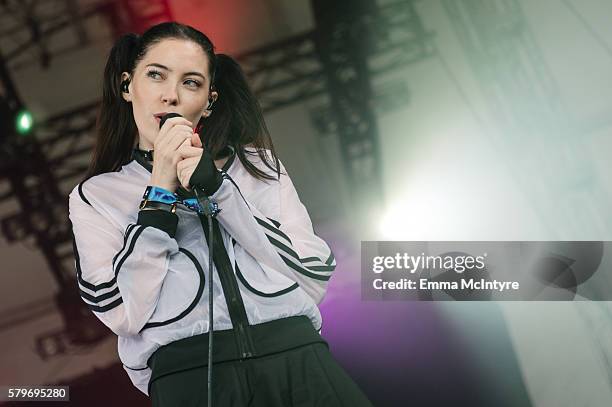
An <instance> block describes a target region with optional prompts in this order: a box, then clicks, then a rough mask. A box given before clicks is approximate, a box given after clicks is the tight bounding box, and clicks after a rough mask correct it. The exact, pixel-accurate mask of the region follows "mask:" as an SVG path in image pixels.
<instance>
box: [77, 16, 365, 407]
mask: <svg viewBox="0 0 612 407" xmlns="http://www.w3.org/2000/svg"><path fill="white" fill-rule="evenodd" d="M202 197H204V198H205V199H204V200H203V199H202ZM69 206H70V220H71V222H72V231H73V234H74V254H75V260H76V261H75V262H76V274H77V279H78V289H79V292H80V295H81V297H82V299H83V301H84V302H85V303H86V304H87V306H88V307H89V308H90V309H91V311H92V312H93V313H94V315H95V316H96V317H97V318H99V319H100V320H101V321H102V322H103V323H104V324H105V325H106V326H108V327H109V328H110V329H111V330H112V331H113V332H114V333H115V334H116V335H117V336H118V352H119V357H120V359H121V361H122V363H123V365H124V368H125V370H126V372H127V373H128V375H129V377H130V379H131V380H132V382H133V383H134V385H135V386H136V387H137V388H138V389H140V390H141V391H142V392H144V393H145V394H147V395H149V397H150V398H151V401H152V404H153V406H179V405H181V406H205V405H207V404H208V405H210V404H211V402H212V404H214V405H217V406H266V407H272V406H279V407H280V406H283V407H286V406H297V405H299V406H315V405H317V406H351V407H355V406H371V403H370V402H369V400H368V399H367V398H366V396H365V395H364V394H363V393H362V391H361V390H360V389H359V388H358V387H357V385H356V384H355V383H354V382H353V381H352V379H351V378H350V377H349V376H348V375H347V374H346V372H345V371H344V370H343V369H342V368H341V367H340V366H339V365H338V364H337V362H336V361H335V360H334V359H333V357H332V356H331V354H330V352H329V347H328V344H327V342H326V341H325V340H324V339H323V338H322V337H321V335H320V329H321V325H322V319H321V314H320V312H319V309H318V306H317V304H318V303H320V302H321V300H322V299H323V297H324V295H325V292H326V289H327V285H328V282H329V279H330V276H331V274H332V272H333V270H334V268H335V265H336V262H335V259H334V255H333V253H332V252H331V250H330V248H329V246H328V245H327V244H326V242H325V241H323V240H322V239H321V238H319V237H318V236H317V235H315V233H314V231H313V227H312V223H311V220H310V218H309V215H308V212H307V210H306V208H305V207H304V205H303V204H302V203H301V201H300V199H299V197H298V194H297V192H296V189H295V188H294V186H293V184H292V182H291V179H290V178H289V175H288V174H287V172H286V170H285V168H284V166H283V164H282V163H281V162H280V161H279V160H278V158H277V156H276V154H275V152H274V147H273V144H272V140H271V138H270V135H269V134H268V130H267V128H266V125H265V123H264V119H263V114H262V112H261V109H260V107H259V104H258V103H257V101H256V99H255V97H254V95H253V94H252V93H251V91H250V89H249V87H248V85H247V82H246V79H245V77H244V74H243V72H242V70H241V68H240V66H239V65H238V64H237V63H236V62H235V61H234V60H233V59H232V58H231V57H229V56H227V55H223V54H215V52H214V46H213V44H212V43H211V41H210V40H209V39H208V37H207V36H206V35H204V34H203V33H201V32H200V31H198V30H196V29H194V28H192V27H189V26H186V25H182V24H179V23H175V22H169V23H162V24H159V25H156V26H154V27H151V28H150V29H149V30H147V31H146V32H145V33H144V34H142V36H139V35H135V34H127V35H124V36H123V37H121V38H120V39H119V40H118V41H117V42H116V43H115V44H114V46H113V48H112V50H111V52H110V54H109V56H108V60H107V63H106V67H105V71H104V81H103V94H102V104H101V108H100V113H99V117H98V132H97V140H96V146H95V151H94V155H93V159H92V162H91V164H90V168H89V171H88V174H87V175H86V176H85V178H84V181H83V182H81V183H79V184H78V185H77V186H76V187H75V188H74V189H73V191H72V192H71V194H70V197H69ZM211 232H212V234H211ZM209 244H212V248H213V249H212V251H211V252H210V253H209ZM209 254H210V255H212V259H210V258H209ZM209 261H212V264H213V267H212V268H210V267H209ZM210 293H212V295H210ZM211 309H212V310H213V312H212V313H210V312H209V311H210V310H211ZM209 317H212V322H213V323H212V326H210V324H209ZM211 332H213V334H212V338H210V337H209V335H210V333H211ZM210 340H212V341H213V342H212V344H213V345H212V352H210V355H209V349H210V347H209V343H210ZM209 356H210V357H211V360H212V364H209V363H208V360H209ZM209 365H210V366H209ZM209 368H210V369H212V371H211V372H212V376H210V377H212V381H211V383H212V384H211V386H212V391H210V392H209V391H208V386H207V384H208V383H209V382H208V377H209V376H208V374H209V373H210V372H209ZM207 400H208V402H207Z"/></svg>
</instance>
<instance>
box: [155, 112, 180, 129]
mask: <svg viewBox="0 0 612 407" xmlns="http://www.w3.org/2000/svg"><path fill="white" fill-rule="evenodd" d="M172 117H183V116H181V115H180V114H178V113H166V114H165V115H163V116H162V117H161V119H160V120H159V128H160V129H161V128H162V126H163V125H164V123H166V120H168V119H170V118H172Z"/></svg>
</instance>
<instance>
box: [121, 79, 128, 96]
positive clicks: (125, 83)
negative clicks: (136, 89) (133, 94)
mask: <svg viewBox="0 0 612 407" xmlns="http://www.w3.org/2000/svg"><path fill="white" fill-rule="evenodd" d="M129 84H130V80H129V79H126V80H124V81H123V82H121V92H123V93H130V90H129V89H128V85H129Z"/></svg>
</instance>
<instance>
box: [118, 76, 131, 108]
mask: <svg viewBox="0 0 612 407" xmlns="http://www.w3.org/2000/svg"><path fill="white" fill-rule="evenodd" d="M119 86H120V89H119V91H120V92H121V97H123V100H125V101H126V102H131V101H132V95H131V93H130V74H129V73H127V72H122V73H121V84H120V85H119Z"/></svg>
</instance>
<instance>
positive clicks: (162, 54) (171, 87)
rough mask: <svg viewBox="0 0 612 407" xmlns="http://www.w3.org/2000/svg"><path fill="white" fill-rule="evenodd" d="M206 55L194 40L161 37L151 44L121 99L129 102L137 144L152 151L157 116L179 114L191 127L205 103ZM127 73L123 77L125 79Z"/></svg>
mask: <svg viewBox="0 0 612 407" xmlns="http://www.w3.org/2000/svg"><path fill="white" fill-rule="evenodd" d="M208 66H209V65H208V58H207V56H206V54H205V53H204V50H203V49H202V47H200V46H199V45H198V44H197V43H195V42H193V41H188V40H183V39H164V40H162V41H160V42H159V43H157V44H155V45H152V46H151V47H150V48H149V50H148V51H147V53H146V54H145V56H144V57H143V58H142V59H141V60H140V62H138V65H137V66H136V67H135V69H134V74H133V76H132V77H131V78H130V84H129V87H128V89H129V92H128V93H123V98H124V99H125V100H126V101H128V102H131V103H132V110H133V112H134V121H135V122H136V126H137V127H138V144H139V147H140V148H141V149H145V150H151V149H153V145H154V143H155V138H156V137H157V134H158V133H159V122H160V118H159V117H160V116H161V115H163V114H164V113H170V112H174V113H179V114H180V115H182V116H183V117H185V118H186V119H187V120H189V121H190V122H192V123H193V127H195V126H196V125H197V124H198V121H199V120H200V118H201V117H202V114H203V113H204V109H205V108H206V106H207V105H208V96H209V95H208V91H209V88H210V77H209V72H208ZM128 77H129V75H128V73H127V72H124V73H123V74H122V78H121V79H122V80H124V79H126V78H128Z"/></svg>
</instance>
